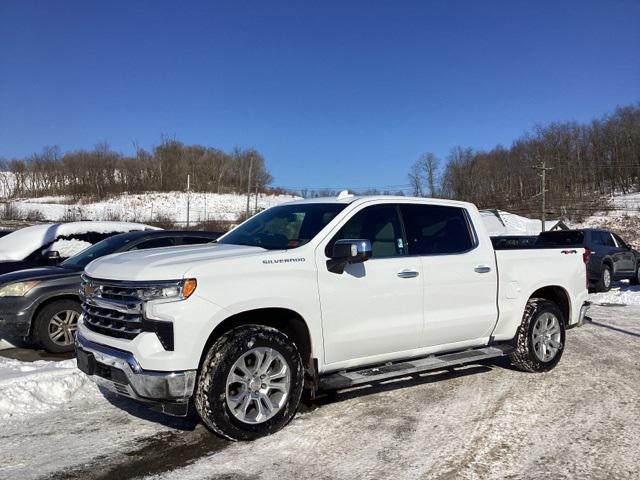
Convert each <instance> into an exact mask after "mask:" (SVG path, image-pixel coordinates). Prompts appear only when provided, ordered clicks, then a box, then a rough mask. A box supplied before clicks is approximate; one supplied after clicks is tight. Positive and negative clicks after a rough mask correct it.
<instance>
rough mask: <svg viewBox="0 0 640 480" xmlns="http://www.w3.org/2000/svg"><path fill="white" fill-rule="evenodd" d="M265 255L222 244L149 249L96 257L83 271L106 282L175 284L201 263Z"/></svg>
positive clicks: (251, 249) (249, 248) (250, 249)
mask: <svg viewBox="0 0 640 480" xmlns="http://www.w3.org/2000/svg"><path fill="white" fill-rule="evenodd" d="M265 251H267V250H265V249H263V248H260V247H249V246H244V245H226V244H207V245H194V246H189V247H166V248H153V249H149V250H139V251H133V252H123V253H116V254H113V255H107V256H104V257H100V258H97V259H96V260H94V261H93V262H91V263H90V264H89V265H87V266H86V267H85V269H84V271H85V272H86V273H87V275H89V276H90V277H93V278H102V279H108V280H129V281H139V280H142V281H147V280H177V279H180V278H183V277H184V275H185V274H186V272H188V271H189V270H190V269H191V268H193V267H195V266H198V265H201V264H202V263H203V262H208V261H211V260H222V259H229V258H237V257H246V256H250V255H256V254H260V253H264V252H265Z"/></svg>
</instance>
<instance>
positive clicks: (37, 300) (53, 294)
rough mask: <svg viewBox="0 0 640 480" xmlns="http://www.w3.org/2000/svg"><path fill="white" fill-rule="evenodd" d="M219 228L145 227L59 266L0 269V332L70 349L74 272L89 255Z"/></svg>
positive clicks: (181, 241)
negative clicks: (197, 229) (180, 228)
mask: <svg viewBox="0 0 640 480" xmlns="http://www.w3.org/2000/svg"><path fill="white" fill-rule="evenodd" d="M219 236H220V234H217V233H210V232H186V231H168V230H147V231H136V232H129V233H122V234H119V235H114V236H111V237H109V238H107V239H105V240H102V241H101V242H98V243H96V244H95V245H93V246H91V247H89V248H87V249H86V250H84V251H82V252H81V253H79V254H77V255H75V256H73V257H71V258H69V259H68V260H66V261H64V262H62V263H61V264H60V265H59V266H53V267H40V268H33V269H28V270H20V271H17V272H12V273H6V274H4V275H0V338H2V337H5V338H9V339H29V338H30V339H31V340H33V341H34V342H36V343H38V344H40V345H41V346H42V347H44V348H45V350H47V351H49V352H54V353H59V352H67V351H72V350H73V340H74V335H75V331H76V328H77V323H78V318H79V317H80V313H81V311H82V310H81V308H80V300H79V298H78V289H79V288H80V276H81V275H82V271H83V269H84V267H85V266H86V265H87V264H88V263H89V262H91V261H92V260H94V259H96V258H99V257H102V256H104V255H109V254H113V253H119V252H128V251H133V250H146V249H150V248H158V247H170V246H175V245H194V244H199V243H207V242H211V241H213V240H215V239H216V238H218V237H219Z"/></svg>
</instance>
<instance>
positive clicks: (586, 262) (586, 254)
mask: <svg viewBox="0 0 640 480" xmlns="http://www.w3.org/2000/svg"><path fill="white" fill-rule="evenodd" d="M592 253H593V251H591V250H590V249H589V248H585V249H584V253H583V254H582V261H583V262H584V276H585V282H586V284H587V288H589V260H590V259H591V254H592Z"/></svg>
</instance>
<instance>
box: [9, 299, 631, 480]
mask: <svg viewBox="0 0 640 480" xmlns="http://www.w3.org/2000/svg"><path fill="white" fill-rule="evenodd" d="M591 317H592V319H593V321H592V322H590V323H587V324H586V325H585V326H584V327H583V328H580V329H573V330H570V331H569V332H568V334H567V349H566V351H565V354H564V357H563V359H562V361H561V362H560V364H559V366H558V367H557V368H556V369H555V370H553V371H552V372H549V373H546V374H527V373H522V372H519V371H516V370H513V369H512V368H510V366H509V365H508V363H507V362H505V361H503V360H502V361H498V362H493V363H486V364H483V365H473V366H468V367H465V368H461V369H458V370H456V371H454V372H444V373H443V372H441V373H432V374H428V375H422V376H416V377H412V378H406V379H402V380H399V381H394V382H389V383H387V384H384V385H379V386H376V387H366V388H362V389H358V390H353V391H347V392H341V393H339V394H337V395H335V396H332V397H330V398H325V399H322V400H320V401H318V402H316V403H315V404H313V405H307V406H305V407H304V408H303V411H302V412H301V413H299V414H298V415H297V416H296V418H295V419H294V420H293V422H292V423H291V424H290V425H289V426H288V427H287V428H286V429H284V430H283V431H281V432H279V433H277V434H275V435H273V436H271V437H267V438H264V439H261V440H259V441H256V442H253V443H230V442H227V441H224V440H221V439H218V438H217V437H215V436H213V435H211V434H209V433H208V432H207V431H206V430H205V429H204V428H203V427H202V426H201V425H200V424H199V423H198V422H197V421H195V420H193V419H191V420H189V419H187V420H180V419H171V418H168V417H163V416H161V415H158V414H154V413H151V412H149V411H147V410H146V409H144V408H141V407H138V406H136V405H135V404H133V403H131V402H129V401H127V400H122V399H114V398H111V397H107V398H106V399H105V397H104V396H103V395H102V394H101V393H100V392H97V391H94V390H89V388H90V387H87V390H86V392H85V393H83V394H82V395H79V396H78V397H77V398H74V400H72V401H71V402H70V403H69V404H68V405H66V406H65V407H61V408H59V409H57V410H55V411H52V412H51V413H50V414H46V415H38V416H33V417H29V418H26V419H22V420H21V421H13V420H11V421H9V422H6V425H5V428H3V429H2V430H0V443H2V445H3V448H2V449H0V478H20V479H29V478H55V479H108V478H118V479H119V480H124V479H128V478H140V477H144V476H145V475H147V476H148V475H150V476H152V477H153V478H163V479H165V478H166V479H181V480H185V479H196V478H207V479H231V478H233V479H235V478H240V479H249V478H251V479H253V478H265V479H274V480H275V479H277V480H286V479H300V478H313V479H323V478H326V479H342V478H349V479H350V478H358V479H380V478H403V479H404V478H407V479H427V478H438V479H458V478H468V479H485V478H490V479H494V478H495V479H502V478H513V479H515V478H541V477H547V478H555V479H558V478H567V479H574V478H594V479H595V478H597V479H601V478H608V479H617V478H619V479H627V478H637V472H638V470H639V469H640V449H639V448H638V445H640V402H639V399H640V357H639V355H638V353H639V352H640V348H639V347H640V307H638V306H636V307H632V306H629V307H595V308H593V309H592V311H591ZM91 388H93V387H91Z"/></svg>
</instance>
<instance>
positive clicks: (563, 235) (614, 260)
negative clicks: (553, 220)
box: [536, 228, 640, 292]
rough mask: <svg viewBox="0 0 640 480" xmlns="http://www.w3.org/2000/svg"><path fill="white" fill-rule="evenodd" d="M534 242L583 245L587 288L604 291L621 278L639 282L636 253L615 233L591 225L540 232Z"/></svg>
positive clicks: (637, 254) (639, 273) (549, 244)
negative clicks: (575, 228) (574, 228)
mask: <svg viewBox="0 0 640 480" xmlns="http://www.w3.org/2000/svg"><path fill="white" fill-rule="evenodd" d="M536 245H546V246H558V247H582V248H584V249H585V254H584V261H585V263H586V264H587V278H588V281H589V288H590V290H594V291H598V292H607V291H609V289H610V288H611V282H612V281H613V280H622V279H625V278H626V279H629V280H630V281H631V283H632V284H634V285H638V284H640V253H638V252H637V251H636V250H634V249H633V248H631V247H630V246H629V245H627V244H626V243H625V241H624V240H622V239H621V238H620V237H619V236H618V235H616V234H615V233H612V232H609V231H607V230H598V229H594V228H584V229H581V230H564V231H557V232H543V233H541V234H540V236H539V237H538V240H537V241H536Z"/></svg>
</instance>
